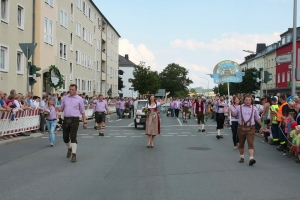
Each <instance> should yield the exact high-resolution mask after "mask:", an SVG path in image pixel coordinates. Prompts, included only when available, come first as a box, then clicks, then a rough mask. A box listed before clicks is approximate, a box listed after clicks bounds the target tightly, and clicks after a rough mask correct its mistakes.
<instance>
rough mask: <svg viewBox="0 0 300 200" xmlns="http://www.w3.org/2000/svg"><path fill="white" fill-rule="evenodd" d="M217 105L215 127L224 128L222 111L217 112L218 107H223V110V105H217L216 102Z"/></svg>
mask: <svg viewBox="0 0 300 200" xmlns="http://www.w3.org/2000/svg"><path fill="white" fill-rule="evenodd" d="M217 106H218V107H217V113H216V118H217V129H223V128H224V121H225V115H224V112H223V113H219V108H223V110H224V107H225V106H223V105H219V102H218V105H217Z"/></svg>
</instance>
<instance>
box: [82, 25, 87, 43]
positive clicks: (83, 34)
mask: <svg viewBox="0 0 300 200" xmlns="http://www.w3.org/2000/svg"><path fill="white" fill-rule="evenodd" d="M82 37H83V40H84V41H86V28H85V27H83V28H82Z"/></svg>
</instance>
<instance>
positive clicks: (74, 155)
mask: <svg viewBox="0 0 300 200" xmlns="http://www.w3.org/2000/svg"><path fill="white" fill-rule="evenodd" d="M71 161H72V162H76V154H75V153H72V160H71Z"/></svg>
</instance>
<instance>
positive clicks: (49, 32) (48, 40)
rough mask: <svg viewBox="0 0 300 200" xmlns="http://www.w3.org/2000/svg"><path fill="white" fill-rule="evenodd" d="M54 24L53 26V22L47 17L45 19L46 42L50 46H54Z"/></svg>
mask: <svg viewBox="0 0 300 200" xmlns="http://www.w3.org/2000/svg"><path fill="white" fill-rule="evenodd" d="M52 24H53V22H52V21H51V20H50V19H48V18H47V17H45V19H44V42H45V43H47V44H50V45H52V44H53V41H52V38H53V33H52Z"/></svg>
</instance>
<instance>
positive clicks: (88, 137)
mask: <svg viewBox="0 0 300 200" xmlns="http://www.w3.org/2000/svg"><path fill="white" fill-rule="evenodd" d="M82 138H95V137H94V136H82Z"/></svg>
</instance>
